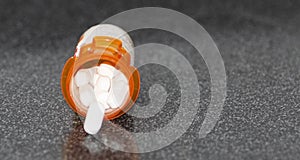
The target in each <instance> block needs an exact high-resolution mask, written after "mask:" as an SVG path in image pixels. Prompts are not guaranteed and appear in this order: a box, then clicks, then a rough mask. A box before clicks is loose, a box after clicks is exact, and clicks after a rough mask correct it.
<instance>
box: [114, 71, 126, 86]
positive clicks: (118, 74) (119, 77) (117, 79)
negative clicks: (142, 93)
mask: <svg viewBox="0 0 300 160" xmlns="http://www.w3.org/2000/svg"><path fill="white" fill-rule="evenodd" d="M115 73H116V74H115V75H114V77H113V80H112V81H113V82H112V83H117V82H120V81H122V82H124V83H125V84H128V79H127V78H126V76H125V75H124V74H123V73H122V72H121V71H120V70H116V71H115Z"/></svg>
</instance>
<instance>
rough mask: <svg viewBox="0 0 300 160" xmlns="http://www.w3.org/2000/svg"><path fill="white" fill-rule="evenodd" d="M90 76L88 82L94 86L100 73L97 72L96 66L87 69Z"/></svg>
mask: <svg viewBox="0 0 300 160" xmlns="http://www.w3.org/2000/svg"><path fill="white" fill-rule="evenodd" d="M89 72H90V75H91V78H90V83H91V84H92V85H93V86H94V85H95V84H96V82H97V80H98V78H99V77H100V75H99V74H98V66H96V67H93V68H90V69H89Z"/></svg>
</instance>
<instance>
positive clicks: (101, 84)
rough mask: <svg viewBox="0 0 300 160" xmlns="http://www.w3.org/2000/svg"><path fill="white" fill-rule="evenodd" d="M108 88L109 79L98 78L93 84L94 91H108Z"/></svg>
mask: <svg viewBox="0 0 300 160" xmlns="http://www.w3.org/2000/svg"><path fill="white" fill-rule="evenodd" d="M109 88H110V78H108V77H105V76H100V77H99V78H98V80H97V82H96V84H95V90H103V91H108V90H109Z"/></svg>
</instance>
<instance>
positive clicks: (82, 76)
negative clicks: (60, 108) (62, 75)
mask: <svg viewBox="0 0 300 160" xmlns="http://www.w3.org/2000/svg"><path fill="white" fill-rule="evenodd" d="M90 78H91V75H90V72H89V70H88V69H80V70H79V71H77V73H76V75H75V83H76V85H77V86H78V87H80V86H83V85H86V84H88V83H89V81H90Z"/></svg>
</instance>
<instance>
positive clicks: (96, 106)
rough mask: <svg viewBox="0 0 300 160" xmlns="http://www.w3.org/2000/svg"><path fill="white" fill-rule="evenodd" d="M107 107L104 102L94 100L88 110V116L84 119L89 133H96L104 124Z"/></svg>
mask: <svg viewBox="0 0 300 160" xmlns="http://www.w3.org/2000/svg"><path fill="white" fill-rule="evenodd" d="M104 113H105V109H104V106H103V104H101V103H98V102H93V103H92V104H91V105H90V106H89V109H88V111H87V114H86V118H85V121H84V126H83V128H84V130H85V132H87V133H88V134H96V133H97V132H98V131H99V130H100V128H101V125H102V121H103V119H104Z"/></svg>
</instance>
